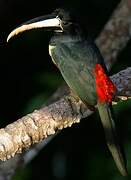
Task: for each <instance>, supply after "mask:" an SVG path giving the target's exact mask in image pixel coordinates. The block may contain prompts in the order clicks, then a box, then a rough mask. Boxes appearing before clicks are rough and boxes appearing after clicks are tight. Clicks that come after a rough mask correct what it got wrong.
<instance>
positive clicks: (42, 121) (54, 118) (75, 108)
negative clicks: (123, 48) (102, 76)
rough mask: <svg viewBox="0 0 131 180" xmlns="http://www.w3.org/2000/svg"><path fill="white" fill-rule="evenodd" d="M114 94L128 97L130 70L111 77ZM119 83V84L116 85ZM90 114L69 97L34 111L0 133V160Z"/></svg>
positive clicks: (130, 82)
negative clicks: (114, 88)
mask: <svg viewBox="0 0 131 180" xmlns="http://www.w3.org/2000/svg"><path fill="white" fill-rule="evenodd" d="M113 81H114V83H115V84H116V86H117V89H118V92H119V93H118V94H119V95H121V92H122V95H123V93H125V94H124V95H126V94H128V95H131V68H127V69H126V70H123V71H121V72H119V73H118V74H116V75H114V76H113ZM120 82H121V83H120ZM92 113H93V111H90V110H89V109H87V107H86V106H85V105H84V104H83V102H82V101H81V100H80V99H78V98H75V97H74V96H72V95H71V94H69V95H68V96H64V97H62V98H61V99H60V100H59V101H57V102H55V103H53V104H51V105H48V106H46V107H44V108H42V109H39V110H35V111H34V112H33V113H30V114H27V115H26V116H24V117H22V118H21V119H19V120H17V121H15V122H14V123H12V124H9V125H7V126H6V127H5V128H3V129H0V159H1V160H7V159H9V158H11V157H13V156H14V155H15V154H17V153H21V152H22V150H23V149H26V148H29V147H30V146H31V145H32V144H34V143H38V142H40V141H42V140H43V139H45V138H47V137H48V136H50V135H52V134H55V133H56V132H57V131H58V130H61V129H63V128H67V127H71V126H72V124H74V123H79V122H80V119H82V118H85V117H88V116H89V115H90V114H92Z"/></svg>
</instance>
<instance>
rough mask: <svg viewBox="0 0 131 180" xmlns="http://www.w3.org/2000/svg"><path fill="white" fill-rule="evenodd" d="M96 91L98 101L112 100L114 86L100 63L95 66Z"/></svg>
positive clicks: (114, 90)
mask: <svg viewBox="0 0 131 180" xmlns="http://www.w3.org/2000/svg"><path fill="white" fill-rule="evenodd" d="M95 78H96V92H97V95H98V99H99V101H100V102H109V103H111V102H112V99H113V96H114V94H115V92H116V87H115V85H114V84H113V82H112V81H111V80H110V78H109V77H108V76H107V75H106V73H105V71H104V69H103V68H102V66H101V65H100V64H96V66H95Z"/></svg>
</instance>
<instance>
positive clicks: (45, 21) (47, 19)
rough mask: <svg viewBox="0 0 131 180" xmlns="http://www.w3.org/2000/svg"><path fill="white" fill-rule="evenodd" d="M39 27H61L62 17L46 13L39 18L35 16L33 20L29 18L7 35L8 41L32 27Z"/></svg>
mask: <svg viewBox="0 0 131 180" xmlns="http://www.w3.org/2000/svg"><path fill="white" fill-rule="evenodd" d="M37 28H57V29H58V28H59V29H61V25H60V19H59V18H58V17H54V15H46V16H40V17H37V18H34V19H32V20H29V21H27V22H25V23H23V24H22V25H20V26H19V27H18V28H16V29H14V30H13V31H12V32H11V33H10V34H9V35H8V37H7V42H8V41H9V40H10V39H11V38H12V37H14V36H16V35H18V34H20V33H22V32H25V31H28V30H31V29H37Z"/></svg>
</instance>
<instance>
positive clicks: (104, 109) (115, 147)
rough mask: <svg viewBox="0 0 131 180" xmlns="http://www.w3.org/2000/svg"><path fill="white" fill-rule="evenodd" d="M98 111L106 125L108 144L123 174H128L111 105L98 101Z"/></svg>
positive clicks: (103, 123)
mask: <svg viewBox="0 0 131 180" xmlns="http://www.w3.org/2000/svg"><path fill="white" fill-rule="evenodd" d="M97 106H98V111H99V114H100V118H101V122H102V125H103V127H104V131H105V137H106V141H107V146H108V148H109V150H110V152H111V154H112V156H113V158H114V161H115V163H116V166H117V167H118V169H119V171H120V172H121V174H122V175H123V176H127V168H126V159H125V156H124V154H123V151H122V148H121V146H120V144H119V140H118V137H117V132H116V128H115V122H114V120H113V118H112V112H111V107H110V105H109V104H107V103H100V102H98V104H97Z"/></svg>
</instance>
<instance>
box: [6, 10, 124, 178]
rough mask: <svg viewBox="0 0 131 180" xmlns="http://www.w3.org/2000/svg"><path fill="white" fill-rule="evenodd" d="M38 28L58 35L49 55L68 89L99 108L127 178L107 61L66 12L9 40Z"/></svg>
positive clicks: (27, 27)
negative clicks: (113, 113) (116, 124)
mask: <svg viewBox="0 0 131 180" xmlns="http://www.w3.org/2000/svg"><path fill="white" fill-rule="evenodd" d="M35 28H44V29H50V30H52V31H54V35H53V37H52V38H51V40H50V43H49V54H50V56H51V58H52V60H53V62H54V63H55V64H56V66H57V67H58V68H59V70H60V72H61V74H62V76H63V78H64V79H65V81H66V83H67V84H68V86H69V87H70V88H71V89H72V91H74V92H75V93H76V94H77V96H78V97H79V98H80V99H81V100H82V101H83V102H84V103H85V104H86V105H87V106H89V107H94V106H97V108H98V111H99V114H100V118H101V122H102V125H103V127H104V131H105V137H106V141H107V145H108V148H109V150H110V152H111V154H112V156H113V158H114V160H115V163H116V165H117V167H118V169H119V171H120V172H121V174H122V175H123V176H126V175H127V168H126V160H125V157H124V154H123V151H122V148H121V146H120V144H119V140H118V136H117V133H116V128H115V123H114V119H113V118H114V117H113V116H112V100H113V98H114V96H115V93H116V87H115V85H114V84H113V82H112V81H111V80H110V78H109V77H108V73H107V69H106V67H105V64H104V60H103V57H102V55H101V53H100V51H99V49H98V48H97V46H96V45H95V43H94V42H93V40H92V39H91V38H89V37H88V33H86V31H85V29H84V28H83V27H82V26H81V25H80V22H78V21H77V19H75V18H74V16H71V13H70V12H68V11H66V10H64V9H57V10H55V11H54V12H53V13H52V14H50V15H47V16H41V17H38V18H35V19H32V20H30V21H28V22H26V23H24V24H22V25H21V26H19V27H18V28H16V29H15V30H13V31H12V32H11V33H10V34H9V36H8V38H7V41H9V39H11V38H12V37H13V36H15V35H17V34H19V33H21V32H24V31H27V30H31V29H35Z"/></svg>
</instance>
